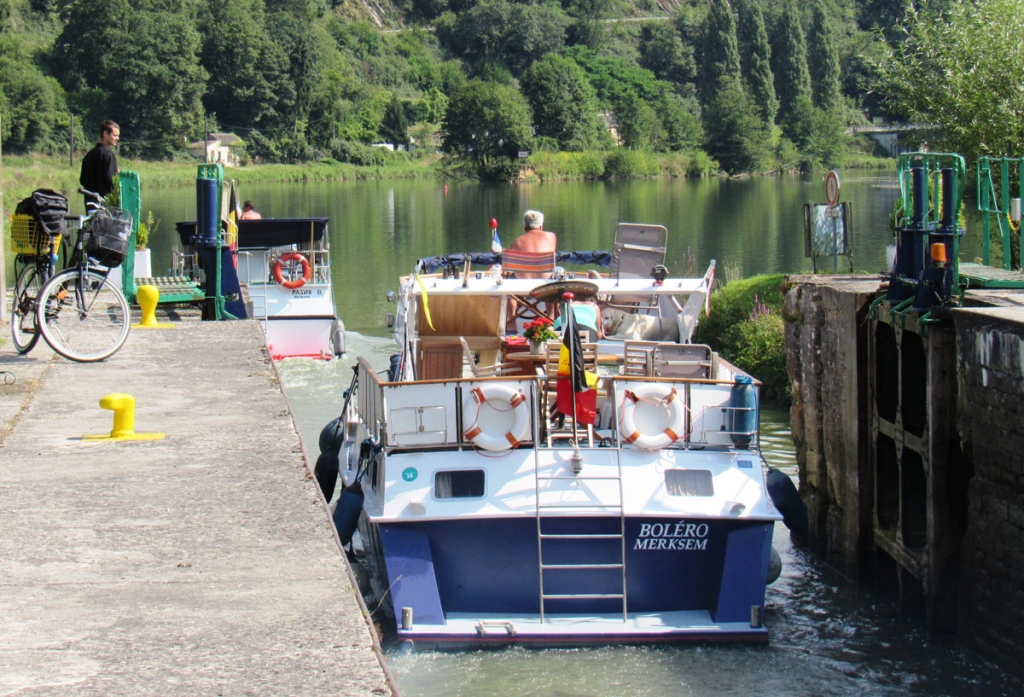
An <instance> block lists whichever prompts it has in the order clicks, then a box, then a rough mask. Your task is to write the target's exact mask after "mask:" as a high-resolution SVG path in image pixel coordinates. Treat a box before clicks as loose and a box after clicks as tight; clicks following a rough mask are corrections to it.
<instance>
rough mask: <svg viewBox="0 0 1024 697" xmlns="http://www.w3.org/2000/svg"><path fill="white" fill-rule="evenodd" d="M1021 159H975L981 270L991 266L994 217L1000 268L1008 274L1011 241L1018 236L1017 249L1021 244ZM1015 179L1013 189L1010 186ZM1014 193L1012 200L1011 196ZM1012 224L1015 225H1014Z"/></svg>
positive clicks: (1023, 194)
mask: <svg viewBox="0 0 1024 697" xmlns="http://www.w3.org/2000/svg"><path fill="white" fill-rule="evenodd" d="M1022 163H1024V158H1021V157H988V156H984V157H979V158H978V175H977V176H978V210H979V211H980V212H981V213H982V216H981V230H982V235H983V236H984V238H983V239H982V256H981V260H982V263H983V264H985V266H991V265H992V249H991V247H992V218H993V217H995V219H996V225H997V226H998V228H999V237H1000V240H1001V242H1002V252H1003V268H1004V269H1006V270H1007V271H1010V270H1012V256H1013V255H1012V252H1011V248H1012V241H1013V236H1014V235H1018V238H1017V242H1018V249H1020V246H1019V243H1020V242H1021V241H1022V240H1021V237H1020V235H1021V226H1020V219H1021V203H1020V202H1021V199H1024V178H1022V177H1021V172H1022V166H1021V165H1022ZM1014 179H1016V186H1015V187H1013V186H1011V184H1012V182H1013V180H1014ZM1011 189H1016V191H1015V193H1016V196H1015V197H1014V196H1011ZM1015 223H1016V225H1015Z"/></svg>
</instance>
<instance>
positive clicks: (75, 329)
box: [36, 269, 131, 363]
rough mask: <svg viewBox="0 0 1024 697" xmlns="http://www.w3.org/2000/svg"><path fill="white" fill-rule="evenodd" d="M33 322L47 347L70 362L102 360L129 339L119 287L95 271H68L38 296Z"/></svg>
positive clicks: (126, 309) (127, 318) (127, 316)
mask: <svg viewBox="0 0 1024 697" xmlns="http://www.w3.org/2000/svg"><path fill="white" fill-rule="evenodd" d="M36 323H37V324H38V326H39V331H40V333H41V334H42V335H43V339H45V340H46V343H47V344H49V345H50V347H51V348H52V349H53V350H54V351H56V352H57V353H59V354H60V355H62V356H64V357H65V358H67V359H70V360H72V361H79V362H80V363H92V362H94V361H102V360H103V359H104V358H108V357H109V356H112V355H113V354H114V353H116V352H117V350H118V349H119V348H121V346H122V345H123V344H124V342H125V339H127V338H128V329H129V326H130V323H131V312H130V309H129V307H128V301H127V300H125V297H124V295H123V294H122V293H121V291H120V290H118V288H117V287H116V286H115V285H114V284H113V283H111V282H110V281H109V280H108V279H107V278H106V277H105V276H104V275H103V274H101V273H98V272H96V271H91V270H90V271H86V272H85V273H82V272H80V271H79V269H68V270H67V271H62V272H61V273H59V274H57V275H56V276H54V277H53V278H51V279H50V280H49V281H48V282H47V283H46V285H45V286H43V289H42V291H41V292H40V295H39V303H38V306H37V307H36Z"/></svg>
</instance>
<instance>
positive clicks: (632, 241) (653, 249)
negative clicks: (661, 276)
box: [608, 223, 668, 312]
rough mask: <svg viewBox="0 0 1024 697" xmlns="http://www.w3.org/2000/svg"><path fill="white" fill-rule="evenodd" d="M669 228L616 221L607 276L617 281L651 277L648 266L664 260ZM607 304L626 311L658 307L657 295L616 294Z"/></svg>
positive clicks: (640, 310)
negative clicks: (617, 222) (612, 301)
mask: <svg viewBox="0 0 1024 697" xmlns="http://www.w3.org/2000/svg"><path fill="white" fill-rule="evenodd" d="M667 242H668V230H667V229H666V228H665V226H664V225H641V224H639V223H619V224H618V225H616V226H615V242H614V244H613V245H612V265H611V269H610V271H609V274H608V276H609V277H611V278H614V279H615V280H616V281H618V280H620V279H623V278H651V269H653V268H654V267H655V266H658V265H663V264H664V263H665V250H666V247H665V245H666V243H667ZM608 307H614V308H616V309H618V310H627V311H629V312H644V311H647V310H651V309H656V308H657V307H658V296H656V295H636V296H617V297H616V299H615V302H614V303H608Z"/></svg>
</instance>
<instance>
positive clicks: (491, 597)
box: [318, 226, 781, 645]
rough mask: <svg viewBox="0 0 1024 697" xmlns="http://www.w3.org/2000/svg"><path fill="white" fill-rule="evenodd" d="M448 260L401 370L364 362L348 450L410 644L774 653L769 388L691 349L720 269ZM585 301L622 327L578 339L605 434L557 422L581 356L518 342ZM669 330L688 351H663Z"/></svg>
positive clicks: (421, 311) (402, 310) (386, 592)
mask: <svg viewBox="0 0 1024 697" xmlns="http://www.w3.org/2000/svg"><path fill="white" fill-rule="evenodd" d="M634 227H637V228H641V227H644V226H634ZM661 230H664V229H663V228H661ZM623 248H624V246H621V245H617V250H616V254H618V252H620V251H621V250H622V249H623ZM662 254H663V250H662ZM561 256H565V255H560V257H561ZM475 258H476V260H477V261H484V262H485V264H489V263H492V262H500V261H501V257H500V256H498V257H494V256H493V255H486V254H482V255H475ZM591 261H593V259H591ZM445 262H448V263H447V270H446V271H444V272H443V273H427V271H428V270H429V268H426V267H423V266H422V265H421V267H420V268H419V272H418V273H415V274H413V275H411V276H408V277H405V278H403V279H401V288H400V291H399V292H398V293H397V297H396V298H395V299H396V301H397V311H396V313H395V339H396V341H397V343H398V346H399V349H400V353H399V354H397V355H396V356H395V357H394V358H393V359H392V365H391V369H390V370H389V371H387V372H388V373H390V374H383V373H381V372H378V371H377V370H375V368H374V366H372V365H371V364H370V363H369V362H368V361H367V360H365V359H363V358H360V359H359V361H358V366H357V367H356V376H355V382H354V386H353V388H354V389H352V390H351V391H350V399H349V400H347V401H346V408H345V413H344V414H343V418H344V424H345V429H344V430H345V433H344V436H343V438H342V437H341V436H339V441H338V443H337V445H338V450H339V451H340V468H341V475H342V481H343V483H344V484H345V485H347V488H346V489H345V490H344V491H343V492H342V495H341V498H340V499H339V503H338V511H337V513H336V516H335V519H336V522H337V523H338V527H339V532H340V533H341V535H342V538H343V540H344V539H346V538H349V537H351V535H352V528H353V527H354V521H355V519H356V516H355V515H353V513H354V512H355V513H358V521H359V522H358V525H359V532H360V537H361V540H362V543H363V546H364V548H365V551H366V555H367V560H368V562H369V565H370V567H371V571H372V575H373V577H374V582H375V590H376V592H377V593H378V594H379V597H380V598H382V599H383V600H384V601H385V603H386V604H387V605H390V606H391V607H392V608H393V610H394V614H395V617H396V630H397V636H398V639H399V640H401V641H412V642H417V643H425V644H460V643H470V644H479V643H504V642H521V643H547V644H560V645H579V644H586V643H617V642H658V641H686V640H701V641H707V640H711V641H714V640H747V641H766V640H767V636H768V635H767V630H766V628H765V627H764V626H763V624H762V622H761V618H762V612H763V607H764V602H765V588H766V584H767V582H768V568H769V560H770V558H771V555H772V550H771V542H772V531H773V527H774V524H775V521H776V520H780V519H781V516H780V514H779V512H778V510H777V509H776V508H775V506H774V505H773V504H772V502H771V500H770V498H769V496H768V493H767V489H766V483H765V469H764V467H763V461H762V458H761V454H760V451H759V440H758V432H757V431H758V429H757V424H758V400H757V390H758V383H757V382H756V381H754V380H752V379H751V378H750V376H747V375H745V374H743V373H742V372H741V371H739V370H737V369H736V368H734V367H733V366H731V365H730V364H729V363H728V362H726V361H725V360H722V359H720V358H719V357H718V356H717V354H715V353H714V352H712V351H711V349H709V348H708V347H706V346H699V345H693V344H691V343H689V342H690V341H691V338H692V334H693V330H694V328H695V325H696V321H697V318H698V315H699V311H700V308H701V307H702V306H703V305H704V303H705V302H706V298H707V295H708V293H709V292H710V290H711V284H712V282H713V270H714V262H712V264H711V267H710V268H709V269H708V272H707V273H706V274H705V275H704V276H702V277H699V278H671V277H665V271H664V267H660V266H659V267H657V268H655V269H654V270H653V271H654V274H653V275H654V276H655V277H657V278H652V276H651V275H648V276H647V277H628V276H629V275H630V274H627V273H624V272H622V270H621V267H620V269H619V270H617V271H613V272H612V273H609V274H608V275H600V276H599V277H597V278H593V277H587V274H586V273H585V272H581V273H579V274H563V273H560V272H561V269H560V268H559V269H556V276H555V279H554V280H552V279H544V280H527V279H516V278H509V277H500V274H499V273H498V271H497V269H493V270H488V267H487V266H486V265H485V266H483V267H482V268H481V270H480V271H475V270H471V269H470V267H469V265H468V263H466V262H465V259H464V258H462V257H458V258H447V259H444V260H442V261H441V265H442V267H444V266H445ZM647 268H648V269H650V266H648V267H647ZM453 271H454V273H453ZM593 275H595V274H591V276H593ZM566 291H568V292H572V293H573V294H574V295H575V300H576V301H583V300H586V299H588V298H589V299H593V300H596V301H598V302H599V304H600V306H601V308H602V311H603V314H604V315H605V316H606V317H607V316H609V315H611V316H614V317H616V318H617V320H618V322H617V323H618V325H619V330H617V331H616V333H614V334H612V335H610V336H608V337H606V338H603V339H601V340H600V341H598V342H597V343H596V345H593V344H588V343H586V342H583V341H580V342H572V341H570V342H569V344H570V345H573V346H572V351H574V356H575V355H578V354H577V353H576V352H580V351H582V362H583V363H584V367H585V369H586V370H588V371H590V372H595V373H597V376H598V377H597V382H596V385H595V386H594V388H593V389H595V390H596V403H597V417H596V423H595V424H594V425H593V426H589V425H585V424H584V423H583V421H584V420H585V419H583V418H582V417H581V415H580V414H578V413H577V414H576V415H575V416H576V419H575V420H574V419H573V413H572V411H571V410H569V412H568V413H566V414H561V413H559V412H558V400H557V398H556V393H557V391H558V385H557V383H558V378H555V377H554V374H553V367H552V362H554V363H557V358H555V359H552V357H551V356H552V355H555V354H557V353H560V352H561V350H562V347H561V343H560V342H552V343H551V344H549V346H548V347H545V355H544V356H543V357H541V356H536V357H528V354H526V353H523V352H521V351H519V352H517V349H520V348H525V347H520V346H517V345H516V344H517V342H516V341H515V339H514V338H511V337H510V336H509V332H507V331H506V325H509V326H511V325H512V321H511V319H510V317H509V313H510V312H512V311H513V308H520V307H524V306H525V307H529V306H535V307H536V308H537V310H539V311H541V312H544V313H548V314H553V313H554V307H555V306H556V305H557V304H558V302H559V301H560V300H563V299H564V294H565V292H566ZM510 300H511V301H514V302H510ZM561 312H562V314H563V315H564V314H565V310H564V307H563V309H562V311H561ZM630 318H632V319H631V321H625V320H629V319H630ZM521 322H522V320H520V324H521ZM613 324H615V322H611V321H609V322H608V323H607V324H606V327H607V328H608V329H609V330H611V329H614V327H613V326H612V325H613ZM570 326H571V325H570ZM654 331H657V332H660V333H661V334H662V337H663V338H664V337H665V336H666V335H670V337H669V338H667V339H665V340H663V341H650V340H643V339H642V336H643V335H644V334H645V333H646V334H647V335H650V333H652V332H654ZM496 366H497V367H496ZM517 368H518V371H517ZM487 373H492V374H493V375H492V376H486V374H487ZM568 379H569V380H571V379H572V376H570V377H569V378H568ZM590 394H591V397H593V396H594V394H595V393H590ZM569 401H570V402H573V403H575V402H574V401H573V400H572V399H571V395H570V400H569ZM563 408H564V407H563ZM321 443H322V444H323V439H322V440H321ZM322 447H323V445H322ZM318 467H319V464H318ZM320 474H321V473H320V472H318V480H320V481H321V484H322V486H325V493H327V496H328V498H330V497H331V493H332V490H333V487H334V484H333V481H327V480H326V479H322V478H321V476H320ZM325 482H326V484H325ZM360 504H361V506H360ZM353 506H355V508H354V507H353ZM358 509H361V510H358Z"/></svg>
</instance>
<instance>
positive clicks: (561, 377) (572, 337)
mask: <svg viewBox="0 0 1024 697" xmlns="http://www.w3.org/2000/svg"><path fill="white" fill-rule="evenodd" d="M566 308H567V310H568V311H567V312H566V313H565V314H566V319H565V332H564V333H563V334H562V349H561V351H560V352H559V355H558V378H557V380H556V385H555V387H556V389H555V394H556V396H557V407H558V411H559V412H561V413H562V414H565V415H566V416H570V417H572V418H574V419H575V421H576V423H578V424H593V423H595V422H596V421H597V389H596V385H597V375H595V374H594V373H588V372H587V371H586V368H585V366H584V363H583V344H582V343H581V342H580V333H579V332H578V331H577V330H576V318H575V317H574V316H573V312H572V309H571V307H570V304H569V303H566Z"/></svg>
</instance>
